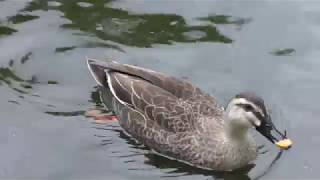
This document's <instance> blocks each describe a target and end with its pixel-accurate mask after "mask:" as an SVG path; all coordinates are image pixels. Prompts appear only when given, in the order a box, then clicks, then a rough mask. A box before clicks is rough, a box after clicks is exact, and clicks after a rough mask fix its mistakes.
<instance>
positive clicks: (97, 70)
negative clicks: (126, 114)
mask: <svg viewBox="0 0 320 180" xmlns="http://www.w3.org/2000/svg"><path fill="white" fill-rule="evenodd" d="M88 64H89V68H90V70H91V72H92V74H93V76H94V77H95V79H96V80H97V82H98V83H99V84H100V85H101V86H105V87H108V88H110V90H111V92H112V94H113V95H114V97H115V98H116V99H117V100H118V101H119V102H120V103H121V104H123V105H125V106H128V107H131V108H132V109H134V110H137V111H139V112H140V113H142V114H143V115H144V116H145V119H148V120H151V121H155V122H157V124H158V125H159V126H161V127H163V128H165V129H166V130H169V131H173V132H181V131H187V130H193V128H194V127H195V126H196V124H195V123H198V122H197V120H198V119H199V118H200V117H201V116H221V115H222V109H221V108H220V107H219V106H218V105H217V104H216V102H215V100H214V99H212V97H210V96H209V95H207V94H204V93H202V92H201V90H200V89H199V88H197V87H194V86H193V85H191V84H190V83H188V82H186V81H182V80H178V79H176V78H173V77H170V76H167V75H164V74H162V73H158V72H155V71H152V70H148V69H144V68H140V67H136V66H131V65H123V64H119V63H116V62H112V61H108V62H100V61H96V60H88ZM218 119H219V118H218ZM218 119H217V121H218Z"/></svg>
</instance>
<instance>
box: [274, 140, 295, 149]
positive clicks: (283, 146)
mask: <svg viewBox="0 0 320 180" xmlns="http://www.w3.org/2000/svg"><path fill="white" fill-rule="evenodd" d="M274 144H275V145H276V146H278V147H279V148H280V149H289V148H290V147H291V146H292V141H291V140H290V139H283V140H280V141H278V142H275V143H274Z"/></svg>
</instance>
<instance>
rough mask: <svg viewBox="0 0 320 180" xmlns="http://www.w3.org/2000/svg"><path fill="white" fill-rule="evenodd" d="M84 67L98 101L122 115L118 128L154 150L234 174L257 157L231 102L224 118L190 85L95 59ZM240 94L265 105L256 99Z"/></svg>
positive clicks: (210, 100) (212, 102) (246, 123)
mask: <svg viewBox="0 0 320 180" xmlns="http://www.w3.org/2000/svg"><path fill="white" fill-rule="evenodd" d="M88 66H89V69H90V71H91V73H92V75H93V77H94V78H95V80H96V81H97V83H98V84H99V85H100V88H101V98H102V101H103V102H104V103H105V104H106V105H107V107H108V108H109V109H112V110H113V111H114V112H115V113H116V114H117V115H118V116H119V117H120V120H119V123H120V125H121V127H122V128H123V129H124V130H125V131H126V132H127V133H128V134H130V135H131V136H132V137H134V138H135V139H137V140H138V141H140V142H142V143H144V144H145V145H146V146H148V147H149V148H150V149H152V150H153V151H155V152H157V153H160V154H161V155H164V156H166V157H169V158H171V159H176V160H179V161H182V162H185V163H187V164H190V165H194V166H197V167H201V168H205V169H214V170H232V169H235V168H239V167H242V166H244V165H246V164H247V163H249V162H250V161H252V160H254V159H255V158H256V155H257V154H256V146H255V142H254V140H253V139H252V138H251V136H250V135H249V134H247V129H248V128H249V126H251V123H249V120H247V119H244V120H243V119H241V118H246V117H242V116H238V114H237V113H238V112H237V111H235V112H236V114H232V112H233V110H239V108H241V107H240V106H239V107H236V106H237V105H236V104H233V103H231V105H230V108H231V109H230V111H228V113H229V114H228V113H227V114H226V112H225V111H224V110H223V108H222V107H221V106H219V105H218V104H217V101H216V100H215V99H214V98H213V97H211V96H209V95H208V94H206V93H204V92H203V91H201V90H200V89H199V88H197V87H195V86H193V85H192V84H191V83H189V82H187V81H185V80H180V79H177V78H174V77H171V76H168V75H165V74H162V73H159V72H155V71H152V70H149V69H145V68H141V67H137V66H132V65H127V64H119V63H117V62H114V61H105V62H101V61H97V60H93V59H89V60H88ZM238 96H239V97H237V96H236V97H235V98H238V99H239V98H241V99H243V98H244V99H246V98H247V97H248V101H250V99H251V100H253V102H252V103H255V104H257V105H258V106H259V107H264V103H263V100H262V99H261V98H258V97H257V96H254V95H252V96H251V94H249V95H248V96H247V95H246V94H239V95H238ZM240 101H241V102H242V103H245V102H246V101H243V100H240ZM232 102H237V101H232ZM228 107H229V106H228ZM232 108H235V109H232ZM237 108H238V109H237ZM262 111H263V112H265V113H266V111H265V108H264V109H263V110H262ZM245 113H247V112H245ZM248 113H249V112H248ZM241 115H242V114H241ZM226 116H229V117H232V118H234V117H235V118H236V119H234V120H235V121H231V122H238V123H229V122H228V121H229V120H228V119H231V120H233V119H232V118H226ZM248 117H249V116H248ZM250 117H251V116H250ZM238 118H240V119H239V120H238ZM258 121H259V120H258V119H254V122H256V123H257V124H258ZM239 122H240V124H239ZM229 124H230V125H229ZM239 125H240V126H239ZM230 130H232V131H233V132H232V133H229V131H230ZM234 131H235V132H234ZM233 134H239V135H241V136H240V138H239V137H232V136H231V135H233ZM242 135H243V136H242ZM242 137H243V138H242Z"/></svg>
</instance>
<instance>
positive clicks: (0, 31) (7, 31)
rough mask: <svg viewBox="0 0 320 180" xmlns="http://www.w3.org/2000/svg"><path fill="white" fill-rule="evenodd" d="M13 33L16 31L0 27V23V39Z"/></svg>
mask: <svg viewBox="0 0 320 180" xmlns="http://www.w3.org/2000/svg"><path fill="white" fill-rule="evenodd" d="M15 32H17V30H15V29H13V28H10V27H7V26H4V25H1V23H0V37H1V36H3V35H11V34H13V33H15Z"/></svg>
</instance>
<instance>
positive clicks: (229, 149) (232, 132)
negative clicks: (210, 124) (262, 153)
mask: <svg viewBox="0 0 320 180" xmlns="http://www.w3.org/2000/svg"><path fill="white" fill-rule="evenodd" d="M248 131H249V129H248V128H239V127H237V126H236V125H234V124H232V123H230V122H227V123H226V124H225V138H226V139H225V140H226V141H225V147H224V150H225V152H226V153H227V155H226V156H225V157H227V159H226V165H227V166H228V165H230V168H233V169H234V168H238V167H241V166H243V165H246V164H248V163H249V162H250V161H252V160H254V159H255V158H256V156H257V149H256V144H255V141H254V139H253V138H252V136H251V135H250V133H249V132H248Z"/></svg>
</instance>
